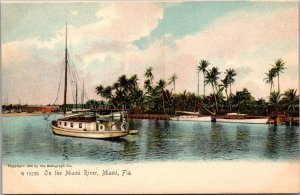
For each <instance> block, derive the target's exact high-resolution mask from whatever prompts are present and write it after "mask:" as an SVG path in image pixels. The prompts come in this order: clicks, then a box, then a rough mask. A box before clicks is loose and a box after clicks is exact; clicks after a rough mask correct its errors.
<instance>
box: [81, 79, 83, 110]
mask: <svg viewBox="0 0 300 195" xmlns="http://www.w3.org/2000/svg"><path fill="white" fill-rule="evenodd" d="M82 85H83V86H82V96H81V101H82V109H84V81H83V84H82Z"/></svg>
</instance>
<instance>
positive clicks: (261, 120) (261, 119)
mask: <svg viewBox="0 0 300 195" xmlns="http://www.w3.org/2000/svg"><path fill="white" fill-rule="evenodd" d="M48 114H49V112H44V113H43V112H33V113H27V112H22V113H2V115H1V116H2V117H16V116H43V115H48ZM52 114H62V113H59V112H52ZM223 117H224V116H217V117H216V119H217V120H216V122H223V123H243V124H272V123H271V122H272V119H270V118H269V116H254V117H255V118H244V119H243V118H236V119H234V118H223ZM129 118H133V119H148V120H171V121H193V122H211V116H206V115H202V116H193V115H181V116H166V115H157V114H139V115H136V114H132V115H131V116H129ZM292 123H297V124H298V125H299V117H293V120H292Z"/></svg>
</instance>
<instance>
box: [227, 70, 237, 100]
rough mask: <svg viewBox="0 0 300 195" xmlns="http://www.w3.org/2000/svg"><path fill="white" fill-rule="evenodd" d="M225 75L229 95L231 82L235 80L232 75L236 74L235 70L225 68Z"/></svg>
mask: <svg viewBox="0 0 300 195" xmlns="http://www.w3.org/2000/svg"><path fill="white" fill-rule="evenodd" d="M225 74H226V77H228V84H229V88H230V96H231V94H232V93H231V84H233V83H234V82H235V79H234V77H235V76H236V75H237V73H236V71H235V70H234V69H233V68H229V69H226V72H225Z"/></svg>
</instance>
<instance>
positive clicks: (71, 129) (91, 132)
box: [51, 25, 129, 139]
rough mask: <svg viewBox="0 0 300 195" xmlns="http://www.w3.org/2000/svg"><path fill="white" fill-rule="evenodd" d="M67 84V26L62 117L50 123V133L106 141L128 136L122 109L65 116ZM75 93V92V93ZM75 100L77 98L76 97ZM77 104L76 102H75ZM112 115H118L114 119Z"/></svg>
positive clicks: (125, 116)
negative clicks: (118, 115)
mask: <svg viewBox="0 0 300 195" xmlns="http://www.w3.org/2000/svg"><path fill="white" fill-rule="evenodd" d="M67 82H68V47H67V25H66V43H65V83H64V104H63V109H64V117H63V118H60V119H58V120H54V121H52V123H51V126H52V131H53V133H54V134H56V135H62V136H71V137H82V138H98V139H107V138H115V137H123V136H126V135H128V134H129V123H128V113H127V111H125V110H123V109H96V110H89V109H82V110H81V111H79V110H77V112H75V113H73V114H72V115H66V108H67V106H66V105H67ZM76 93H77V92H76ZM76 99H77V97H76ZM76 103H77V100H76ZM113 113H118V114H120V113H121V114H120V117H119V118H117V119H116V118H114V117H113Z"/></svg>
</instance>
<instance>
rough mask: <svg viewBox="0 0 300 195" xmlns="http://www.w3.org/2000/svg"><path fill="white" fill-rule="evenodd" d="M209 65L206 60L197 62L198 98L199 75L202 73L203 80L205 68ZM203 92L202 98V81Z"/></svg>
mask: <svg viewBox="0 0 300 195" xmlns="http://www.w3.org/2000/svg"><path fill="white" fill-rule="evenodd" d="M208 65H209V62H208V61H207V60H201V61H200V62H199V65H198V66H197V70H198V96H199V73H200V72H202V73H203V78H204V79H205V74H206V72H207V67H208ZM203 90H204V96H205V81H203Z"/></svg>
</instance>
